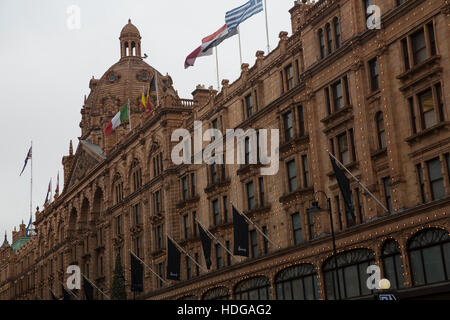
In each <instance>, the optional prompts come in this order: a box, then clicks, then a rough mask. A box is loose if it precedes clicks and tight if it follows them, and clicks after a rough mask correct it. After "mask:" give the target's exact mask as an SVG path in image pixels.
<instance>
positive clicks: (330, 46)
mask: <svg viewBox="0 0 450 320" xmlns="http://www.w3.org/2000/svg"><path fill="white" fill-rule="evenodd" d="M325 31H326V33H327V45H328V54H330V53H331V52H332V51H333V37H332V35H331V26H330V24H329V23H327V24H326V25H325Z"/></svg>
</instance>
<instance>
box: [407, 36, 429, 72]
mask: <svg viewBox="0 0 450 320" xmlns="http://www.w3.org/2000/svg"><path fill="white" fill-rule="evenodd" d="M411 45H412V52H413V61H414V64H415V65H416V64H419V63H422V62H423V61H425V60H426V59H427V45H426V41H425V33H424V31H423V29H421V30H419V31H417V32H416V33H414V34H413V35H411Z"/></svg>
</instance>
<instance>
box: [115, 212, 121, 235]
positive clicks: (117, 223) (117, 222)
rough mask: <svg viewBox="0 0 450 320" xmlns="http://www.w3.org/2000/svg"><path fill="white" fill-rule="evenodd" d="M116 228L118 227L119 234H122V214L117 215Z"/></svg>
mask: <svg viewBox="0 0 450 320" xmlns="http://www.w3.org/2000/svg"><path fill="white" fill-rule="evenodd" d="M116 228H117V235H121V234H122V216H117V217H116Z"/></svg>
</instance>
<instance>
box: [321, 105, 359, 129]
mask: <svg viewBox="0 0 450 320" xmlns="http://www.w3.org/2000/svg"><path fill="white" fill-rule="evenodd" d="M352 110H353V106H352V105H350V104H349V105H346V106H344V107H343V108H341V109H339V110H338V111H334V112H333V113H331V114H330V115H328V116H326V117H325V118H323V119H322V120H320V122H322V123H324V124H325V125H328V124H329V123H330V122H332V121H333V120H336V119H338V118H340V117H343V116H344V115H346V114H347V113H350V112H351V111H352Z"/></svg>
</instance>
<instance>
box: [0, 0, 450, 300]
mask: <svg viewBox="0 0 450 320" xmlns="http://www.w3.org/2000/svg"><path fill="white" fill-rule="evenodd" d="M371 3H372V4H376V5H378V6H379V7H380V8H381V13H382V16H381V29H374V30H370V29H368V28H367V26H366V20H367V18H368V15H367V14H366V10H365V9H366V7H367V6H368V5H370V4H371ZM290 14H291V19H292V35H290V36H289V35H288V33H287V32H280V34H279V43H278V46H277V47H276V48H275V49H274V50H273V51H271V52H270V53H269V54H268V55H265V54H264V52H262V51H258V52H256V61H255V63H254V64H253V66H250V65H249V64H246V63H244V64H242V72H241V75H240V77H239V79H237V80H236V81H234V82H233V83H230V82H229V81H228V80H223V81H222V89H221V91H220V92H217V91H215V90H213V89H212V88H209V89H207V88H205V87H204V86H201V85H199V86H197V88H196V89H195V90H194V91H193V93H192V95H193V99H182V98H180V97H179V96H178V94H177V91H176V89H175V88H174V87H173V83H172V79H171V77H170V76H169V75H163V74H160V73H158V77H157V79H158V90H157V92H152V99H153V103H154V104H156V102H157V101H158V100H159V101H160V104H159V105H158V106H156V107H155V108H154V109H153V111H152V113H151V114H150V115H147V114H146V112H145V111H144V110H140V108H139V101H140V95H141V93H142V90H143V89H142V88H144V87H146V86H147V85H148V84H149V82H150V80H151V79H152V78H153V77H154V75H155V74H156V73H157V72H158V71H157V70H155V69H154V68H153V67H151V66H150V65H148V64H147V63H146V62H145V61H144V60H143V59H142V58H141V36H140V33H139V31H138V29H137V28H136V27H135V26H134V25H133V24H131V22H129V23H128V24H127V25H126V26H125V27H124V28H123V30H122V32H121V34H120V54H121V58H120V60H119V61H118V62H117V63H116V64H114V65H113V66H112V67H111V68H110V69H109V70H108V71H106V73H105V74H104V75H103V76H102V77H101V78H100V79H95V78H92V79H91V80H90V83H89V87H90V89H91V92H90V94H89V95H88V97H87V98H85V101H84V104H83V107H82V109H81V115H82V120H81V122H80V127H81V136H80V138H79V142H78V144H77V148H76V150H73V147H72V143H70V150H69V154H68V155H67V156H65V157H63V160H62V162H63V165H64V189H63V191H62V193H61V194H59V195H56V196H55V199H54V201H53V202H52V203H50V204H48V205H46V206H45V207H44V208H42V209H40V210H39V209H38V210H37V211H36V213H35V217H34V218H35V223H34V225H35V228H36V234H35V235H34V236H32V237H30V238H27V237H25V232H24V229H25V226H24V225H21V226H20V229H19V231H15V232H14V233H13V243H12V244H11V245H9V243H8V242H7V241H6V240H5V242H4V244H3V246H2V247H1V249H0V298H1V299H50V291H49V290H48V288H51V289H52V290H53V291H54V292H55V293H56V294H57V295H61V282H64V281H65V279H66V278H67V274H66V268H67V266H69V265H73V264H76V265H79V266H80V268H81V271H82V273H83V274H84V275H85V276H86V277H88V278H89V279H90V280H91V281H92V282H93V283H95V285H96V286H97V287H98V288H100V289H101V290H102V291H104V292H105V293H107V294H109V293H110V292H111V282H112V278H113V269H114V261H115V257H116V255H117V254H118V253H120V256H121V259H122V264H123V267H124V274H125V279H126V285H127V292H128V295H129V298H132V296H133V295H132V293H131V292H130V251H133V252H134V253H136V254H137V255H138V256H139V257H140V258H141V259H142V260H143V261H145V263H146V264H148V265H149V266H150V267H151V268H152V269H153V270H154V271H155V272H157V273H159V274H160V275H161V276H162V277H163V278H165V266H166V260H167V255H166V246H167V243H166V236H167V235H169V236H171V237H172V238H173V239H174V240H175V241H177V242H178V243H179V244H180V245H181V246H182V247H183V248H184V249H185V250H186V251H187V252H189V254H190V255H191V256H192V257H193V258H194V259H196V260H197V261H198V263H199V264H200V265H202V266H204V265H205V262H204V257H203V252H202V249H201V242H200V237H199V233H198V228H197V226H196V224H195V223H194V221H195V219H198V220H199V221H201V222H202V224H203V225H205V226H206V227H208V228H209V230H210V231H211V233H213V234H214V235H216V236H217V237H218V239H220V241H221V242H222V243H223V244H224V245H226V246H228V247H229V248H232V246H233V243H232V242H233V225H232V217H231V203H233V204H234V205H236V206H237V207H238V208H240V209H241V210H242V211H243V212H245V214H246V215H247V216H248V217H250V218H251V219H252V220H253V221H254V222H255V223H256V224H257V225H259V226H260V227H261V229H262V230H263V231H264V232H265V233H266V234H267V235H268V237H269V238H270V239H271V240H273V241H274V242H275V243H276V244H278V245H279V246H280V247H279V248H277V247H274V246H272V245H271V244H270V243H269V242H268V241H266V240H265V239H264V238H263V237H262V236H261V235H260V234H259V233H258V232H256V230H254V228H253V227H252V226H250V232H249V241H250V251H251V252H250V253H251V254H250V257H249V258H238V259H233V257H231V256H230V255H229V254H227V252H226V251H225V250H224V249H223V248H222V247H221V246H220V245H218V244H215V243H213V247H212V260H213V264H212V268H211V270H209V271H208V272H205V271H204V270H202V269H201V268H199V267H198V266H196V265H195V264H194V263H193V262H192V261H190V259H188V258H187V257H186V256H184V255H183V256H182V260H181V281H179V282H176V281H168V283H167V284H165V283H163V282H162V281H161V280H159V279H158V278H157V277H156V276H154V275H153V274H152V273H151V272H150V271H149V270H148V269H147V268H144V292H143V293H141V294H139V295H138V296H137V298H139V299H338V298H340V299H347V298H351V299H361V298H365V297H369V296H370V294H371V291H370V290H369V289H368V288H367V286H366V279H367V277H368V275H367V274H366V268H367V266H369V265H372V264H377V265H378V266H379V267H380V268H381V272H382V278H388V279H389V280H390V282H391V287H392V289H395V290H396V291H397V292H398V295H399V297H402V298H405V299H406V298H412V297H416V298H417V297H419V298H427V299H435V298H443V297H446V298H450V236H449V230H450V223H449V222H450V131H449V129H450V107H449V106H450V93H449V92H450V90H449V88H450V60H449V59H450V41H449V39H450V27H449V26H450V2H449V1H448V0H426V1H425V0H403V1H401V0H378V1H376V0H372V1H370V0H365V1H364V0H319V1H318V2H316V3H314V4H308V3H305V4H304V3H302V2H301V1H297V2H296V3H295V5H294V7H293V8H292V9H291V10H290ZM160 47H164V44H160ZM148 60H149V61H150V62H151V57H149V59H148ZM200 81H201V80H200ZM128 99H130V102H131V115H132V118H131V122H132V130H130V127H129V124H128V123H126V124H125V125H122V126H120V127H119V128H118V129H117V130H115V131H114V133H113V134H112V135H111V136H108V137H105V135H104V133H103V128H104V127H105V125H106V124H107V123H108V122H109V121H110V120H111V118H112V117H113V116H114V114H116V113H117V112H118V110H119V109H120V107H121V106H123V105H124V104H125V103H126V102H127V100H128ZM194 121H202V123H203V131H205V130H206V129H208V128H218V129H220V130H221V131H222V132H225V130H226V129H231V128H242V129H244V130H247V129H249V128H253V129H264V128H267V129H280V170H279V172H278V173H277V174H276V175H272V176H270V175H269V176H262V175H260V166H259V165H248V164H244V165H239V164H236V165H219V164H217V165H207V164H201V165H200V164H198V165H194V164H192V165H188V164H186V165H175V164H174V163H173V162H172V160H171V151H172V149H173V147H174V146H175V145H176V144H177V142H171V134H172V132H173V131H174V130H175V129H177V128H187V129H188V130H190V131H193V126H194ZM206 144H207V143H205V145H206ZM246 151H248V150H246ZM328 151H330V152H332V153H333V154H335V155H336V157H337V158H338V159H339V160H340V161H341V162H342V163H343V164H344V165H345V166H346V167H347V168H348V169H349V170H350V171H351V172H352V174H353V175H355V176H356V177H357V178H358V179H359V180H361V182H362V183H363V184H364V185H365V186H366V187H367V188H368V189H369V190H370V192H371V193H373V194H374V195H375V196H376V198H377V199H379V200H380V201H381V202H382V204H383V205H384V206H386V207H387V208H388V209H389V211H390V213H387V212H386V211H385V210H383V209H382V208H381V206H379V205H377V203H376V202H375V201H374V200H373V199H372V198H371V197H370V196H369V195H368V194H367V192H365V191H364V190H363V189H362V187H361V186H360V185H359V184H358V183H357V182H356V181H355V180H354V179H350V183H351V184H350V186H351V189H352V192H353V199H352V201H353V205H354V207H355V215H354V216H352V215H349V214H347V212H346V210H345V205H344V200H343V198H342V194H341V193H340V190H339V187H338V184H337V181H336V177H335V175H334V172H333V170H332V166H331V163H330V160H329V157H328ZM246 153H247V152H246ZM246 156H247V154H246ZM325 194H326V196H327V197H329V198H330V200H331V211H332V215H333V221H334V230H335V234H336V245H337V252H338V253H337V263H338V274H339V279H340V281H339V288H340V292H338V289H337V288H338V286H337V281H335V282H333V276H332V275H333V272H332V271H333V264H332V261H333V260H332V257H333V254H332V253H333V251H332V239H331V235H330V223H329V221H330V220H329V216H328V211H327V210H326V207H327V202H326V197H325ZM314 200H317V201H319V205H320V207H321V208H322V210H320V211H319V212H317V210H316V211H312V210H308V209H309V208H311V204H312V202H313V201H314ZM76 294H77V295H79V296H81V297H82V296H83V293H82V291H81V290H80V291H78V292H76ZM95 296H96V299H103V298H104V297H103V296H102V295H101V294H100V293H99V291H98V290H95Z"/></svg>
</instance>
